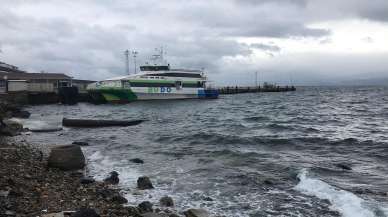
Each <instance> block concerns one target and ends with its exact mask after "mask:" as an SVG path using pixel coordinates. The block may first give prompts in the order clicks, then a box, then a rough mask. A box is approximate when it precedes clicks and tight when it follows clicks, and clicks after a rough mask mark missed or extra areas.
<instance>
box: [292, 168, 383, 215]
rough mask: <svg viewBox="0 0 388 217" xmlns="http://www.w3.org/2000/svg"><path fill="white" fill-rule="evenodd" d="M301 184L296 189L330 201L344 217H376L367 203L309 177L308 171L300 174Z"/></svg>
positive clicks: (333, 207) (351, 194)
mask: <svg viewBox="0 0 388 217" xmlns="http://www.w3.org/2000/svg"><path fill="white" fill-rule="evenodd" d="M298 178H299V180H300V181H299V183H298V184H297V185H296V186H295V189H296V190H298V191H300V192H302V193H304V194H307V195H312V196H316V197H318V198H320V199H326V200H329V201H330V203H331V204H332V206H331V208H332V209H334V210H337V211H339V212H340V213H341V214H342V215H343V216H344V217H375V216H376V215H375V212H374V211H373V210H371V207H369V206H368V204H367V203H366V201H364V200H363V199H362V198H360V197H357V196H356V195H354V194H353V193H351V192H348V191H345V190H342V189H338V188H336V187H333V186H331V185H329V184H328V183H326V182H324V181H322V180H320V179H318V178H313V177H309V176H308V171H307V170H306V169H303V170H302V171H301V172H300V173H299V174H298Z"/></svg>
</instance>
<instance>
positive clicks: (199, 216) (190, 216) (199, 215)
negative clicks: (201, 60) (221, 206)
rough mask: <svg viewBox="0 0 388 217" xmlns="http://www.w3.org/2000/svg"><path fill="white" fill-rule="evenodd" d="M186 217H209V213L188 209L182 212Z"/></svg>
mask: <svg viewBox="0 0 388 217" xmlns="http://www.w3.org/2000/svg"><path fill="white" fill-rule="evenodd" d="M183 214H185V216H186V217H209V216H210V215H209V213H208V212H207V211H206V210H204V209H189V210H187V211H185V212H183Z"/></svg>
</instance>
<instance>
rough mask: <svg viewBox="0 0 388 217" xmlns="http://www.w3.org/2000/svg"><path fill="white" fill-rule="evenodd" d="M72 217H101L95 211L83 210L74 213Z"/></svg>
mask: <svg viewBox="0 0 388 217" xmlns="http://www.w3.org/2000/svg"><path fill="white" fill-rule="evenodd" d="M71 217H100V215H99V214H97V212H96V211H95V210H94V209H90V208H83V209H80V210H78V211H77V212H75V213H73V214H72V215H71Z"/></svg>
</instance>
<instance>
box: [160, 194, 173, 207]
mask: <svg viewBox="0 0 388 217" xmlns="http://www.w3.org/2000/svg"><path fill="white" fill-rule="evenodd" d="M159 202H160V205H161V206H167V207H171V206H174V200H173V199H172V198H171V197H169V196H164V197H162V198H160V200H159Z"/></svg>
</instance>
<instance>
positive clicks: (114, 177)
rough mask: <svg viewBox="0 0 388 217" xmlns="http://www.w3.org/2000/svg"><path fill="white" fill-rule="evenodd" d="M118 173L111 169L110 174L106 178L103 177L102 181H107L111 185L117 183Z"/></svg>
mask: <svg viewBox="0 0 388 217" xmlns="http://www.w3.org/2000/svg"><path fill="white" fill-rule="evenodd" d="M119 181H120V179H119V173H118V172H116V171H112V172H110V176H109V177H108V178H106V179H104V182H106V183H108V184H113V185H117V184H119Z"/></svg>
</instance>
